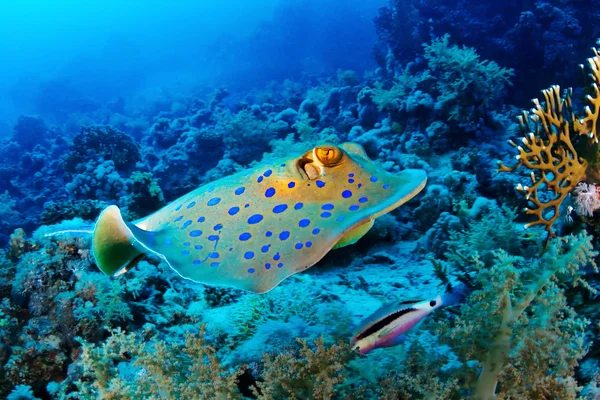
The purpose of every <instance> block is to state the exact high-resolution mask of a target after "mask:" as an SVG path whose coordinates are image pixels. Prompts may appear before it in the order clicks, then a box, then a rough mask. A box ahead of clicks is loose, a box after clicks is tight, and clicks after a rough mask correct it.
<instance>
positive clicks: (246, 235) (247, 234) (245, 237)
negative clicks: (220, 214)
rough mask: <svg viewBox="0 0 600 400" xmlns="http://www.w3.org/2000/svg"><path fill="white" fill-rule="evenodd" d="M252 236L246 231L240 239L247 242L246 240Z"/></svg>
mask: <svg viewBox="0 0 600 400" xmlns="http://www.w3.org/2000/svg"><path fill="white" fill-rule="evenodd" d="M251 237H252V235H251V234H249V233H248V232H244V233H242V234H241V235H240V240H241V241H242V242H245V241H246V240H248V239H250V238H251Z"/></svg>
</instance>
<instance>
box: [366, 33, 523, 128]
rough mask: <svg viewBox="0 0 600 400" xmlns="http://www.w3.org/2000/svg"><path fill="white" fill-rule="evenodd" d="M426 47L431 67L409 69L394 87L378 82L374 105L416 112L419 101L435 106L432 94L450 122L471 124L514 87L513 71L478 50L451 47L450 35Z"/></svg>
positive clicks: (396, 81)
mask: <svg viewBox="0 0 600 400" xmlns="http://www.w3.org/2000/svg"><path fill="white" fill-rule="evenodd" d="M423 48H424V58H425V60H426V62H427V68H424V69H422V70H421V71H415V68H414V67H406V68H405V69H404V70H403V71H401V72H400V73H398V74H397V75H396V76H395V78H394V81H393V82H392V84H391V85H390V84H389V83H388V84H384V83H383V82H376V83H375V87H374V89H373V102H374V103H375V104H376V105H377V108H378V109H379V110H380V111H387V112H393V113H397V112H399V111H402V110H407V109H414V106H415V104H413V103H414V102H415V99H416V100H417V102H427V103H428V104H429V106H431V107H433V104H432V100H431V99H430V98H428V95H431V96H433V97H434V98H435V99H436V102H437V103H439V109H440V110H441V111H442V112H443V113H444V114H445V116H446V117H447V118H448V120H450V121H454V122H457V123H460V122H470V121H473V120H476V119H478V118H479V117H485V116H486V113H487V110H488V108H489V106H490V104H492V103H493V102H495V101H497V100H498V99H500V97H501V96H502V93H503V91H504V89H505V88H506V87H507V86H509V85H511V81H510V78H511V77H512V76H513V75H514V72H513V70H512V69H508V68H503V67H500V66H499V65H498V64H497V63H495V62H494V61H490V60H480V58H479V55H478V54H477V52H476V51H475V49H474V48H471V47H466V46H463V47H459V46H456V45H451V44H450V36H449V35H444V36H442V37H441V38H439V39H436V40H433V41H432V42H431V43H430V44H424V45H423ZM411 97H414V99H411ZM430 101H431V102H430Z"/></svg>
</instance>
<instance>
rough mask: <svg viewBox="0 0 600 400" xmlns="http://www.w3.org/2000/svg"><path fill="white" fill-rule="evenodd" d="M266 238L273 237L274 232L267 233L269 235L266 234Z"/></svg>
mask: <svg viewBox="0 0 600 400" xmlns="http://www.w3.org/2000/svg"><path fill="white" fill-rule="evenodd" d="M265 236H266V237H271V236H273V232H271V231H267V233H265Z"/></svg>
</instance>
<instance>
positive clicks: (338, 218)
mask: <svg viewBox="0 0 600 400" xmlns="http://www.w3.org/2000/svg"><path fill="white" fill-rule="evenodd" d="M335 220H336V221H337V222H342V221H343V220H344V216H343V215H340V216H339V217H337V218H336V219H335Z"/></svg>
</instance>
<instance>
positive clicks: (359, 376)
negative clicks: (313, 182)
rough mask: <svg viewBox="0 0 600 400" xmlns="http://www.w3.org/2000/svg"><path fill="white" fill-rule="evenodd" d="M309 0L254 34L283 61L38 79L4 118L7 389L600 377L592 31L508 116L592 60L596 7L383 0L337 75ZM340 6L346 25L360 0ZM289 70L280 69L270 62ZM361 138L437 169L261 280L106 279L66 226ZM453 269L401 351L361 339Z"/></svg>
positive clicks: (0, 310)
mask: <svg viewBox="0 0 600 400" xmlns="http://www.w3.org/2000/svg"><path fill="white" fill-rule="evenodd" d="M301 3H302V2H300V3H298V4H296V5H291V6H289V7H291V8H289V9H285V10H288V11H289V13H288V14H286V13H285V12H284V11H281V10H279V11H277V12H276V13H275V15H276V16H277V18H280V19H281V21H284V22H285V23H287V24H289V26H280V25H281V23H282V22H281V21H279V20H278V19H277V18H276V19H275V20H274V21H272V22H269V23H265V24H264V26H262V27H261V33H260V34H258V35H257V36H256V40H257V42H256V46H249V47H248V49H247V50H246V51H247V52H250V53H257V52H258V53H260V51H266V50H264V49H263V50H261V49H259V47H260V46H259V44H260V45H264V46H266V47H267V48H268V47H269V46H270V45H271V44H272V41H273V40H274V39H273V38H271V37H270V36H273V35H282V36H284V38H285V40H287V42H285V43H286V44H285V51H286V52H287V53H288V55H289V59H290V60H295V61H294V63H295V64H294V65H291V64H292V62H291V61H289V60H287V59H286V60H283V59H281V60H270V62H265V63H262V65H261V66H260V68H256V71H254V72H253V73H252V75H250V74H249V75H248V77H246V78H245V80H246V82H244V84H243V85H241V84H235V83H234V82H233V81H231V83H230V84H229V85H224V86H223V85H221V81H218V80H215V82H218V84H217V83H214V82H211V83H210V84H208V83H206V84H202V85H198V86H194V87H192V86H186V84H183V83H182V84H181V85H183V86H185V87H177V86H176V85H175V86H174V87H168V85H165V87H161V88H158V89H156V90H152V89H147V90H141V89H140V91H139V92H138V93H136V96H122V95H121V93H118V94H117V95H116V96H115V97H114V99H113V100H111V101H103V102H99V101H95V100H94V99H87V98H84V97H83V96H82V95H81V94H80V93H79V90H78V88H77V87H76V85H74V84H70V83H67V82H62V81H60V80H57V81H54V82H49V83H46V84H44V85H42V87H40V90H39V92H40V98H39V99H37V100H36V101H35V102H37V108H36V110H39V112H40V115H22V116H20V117H19V118H18V119H16V120H15V123H14V124H13V129H12V131H10V128H9V126H8V125H6V126H5V125H4V124H2V126H0V131H1V132H3V133H2V137H0V293H1V297H0V365H1V367H2V368H1V370H0V397H2V398H8V399H36V398H37V399H79V398H106V399H164V398H171V399H179V398H207V399H208V398H228V399H244V398H246V399H248V398H250V399H253V398H257V399H288V398H289V399H305V398H311V399H353V400H355V399H356V400H358V399H373V398H382V399H399V398H402V399H404V398H411V399H421V398H422V399H429V398H436V399H463V398H472V399H490V398H519V399H520V398H524V399H525V398H531V399H538V398H560V399H575V398H578V396H584V397H585V398H595V397H598V393H599V392H600V391H599V389H598V386H599V385H600V374H599V372H598V371H599V370H600V361H599V360H600V349H599V348H598V346H597V343H598V340H600V329H598V324H597V321H598V320H599V318H600V311H599V310H600V308H599V307H598V294H597V290H598V288H600V283H599V276H600V274H599V273H598V271H597V267H596V263H597V260H598V254H597V251H598V246H597V243H596V242H597V241H596V240H595V239H594V238H595V237H597V235H599V234H600V219H599V218H600V216H599V213H598V211H597V210H598V208H600V197H599V196H598V189H597V186H598V184H600V175H599V174H598V168H597V166H598V163H599V158H598V155H599V154H600V153H599V151H598V150H599V146H600V145H599V144H598V139H597V135H598V117H599V115H600V89H599V85H600V72H599V71H600V55H599V53H598V50H594V54H593V56H592V57H591V58H590V59H589V60H588V62H587V65H586V66H585V68H584V70H585V71H589V72H590V73H589V74H585V75H586V78H587V82H586V84H585V85H584V87H583V89H582V90H577V89H575V90H571V89H569V90H566V91H563V90H561V89H560V87H559V86H552V87H550V88H549V89H547V90H544V91H543V92H542V97H541V98H540V99H539V100H534V103H533V105H534V108H533V110H532V111H531V112H523V113H521V116H520V118H519V119H518V120H517V121H513V119H514V116H515V115H517V114H519V112H518V111H517V110H518V109H520V108H521V107H522V106H523V104H526V100H524V99H528V98H530V97H531V93H534V92H537V91H538V90H539V88H540V87H546V86H547V85H548V84H549V83H551V82H547V81H546V80H547V79H549V78H548V77H551V79H552V82H570V83H572V82H576V79H579V77H578V76H577V72H578V71H577V68H575V64H576V63H577V62H578V60H583V59H584V57H585V54H586V53H585V51H587V50H586V49H587V47H588V46H589V44H590V41H591V38H592V37H595V35H596V36H600V29H599V28H598V24H596V23H595V21H596V20H597V19H598V17H599V15H600V14H599V11H598V10H595V9H593V7H589V5H583V4H578V3H577V2H574V1H568V0H544V1H536V2H508V3H501V2H487V3H485V4H484V3H481V4H480V3H477V2H456V1H443V2H433V1H430V0H419V1H417V0H402V1H401V0H389V1H388V2H387V5H385V6H384V7H382V8H381V9H380V10H379V12H378V13H375V14H376V16H375V20H374V24H375V33H376V34H377V39H378V41H377V44H376V46H375V48H374V56H375V61H376V62H377V68H376V69H375V70H372V71H371V70H370V71H352V70H347V69H345V68H347V67H345V66H344V65H339V67H341V68H340V69H339V70H337V71H336V69H333V70H331V71H326V70H324V69H321V67H320V66H321V65H322V64H323V65H324V64H325V62H324V61H327V59H328V58H327V57H326V56H325V55H320V58H319V57H316V56H315V57H314V58H313V57H308V58H306V57H303V56H302V54H304V53H302V51H300V49H297V48H296V47H295V46H297V42H296V41H295V39H294V40H292V37H293V35H294V34H298V33H299V32H300V30H298V29H299V28H298V26H297V25H296V22H297V21H298V18H299V17H303V18H305V19H306V20H304V19H302V21H304V22H305V23H306V24H307V25H306V26H307V27H308V28H306V29H311V30H312V27H313V26H315V25H314V23H315V21H314V19H313V15H309V14H307V10H304V9H302V7H301V6H302V5H303V4H304V3H302V4H301ZM294 4H295V3H294ZM311 4H312V3H311V2H307V3H306V4H305V5H306V6H307V7H309V6H310V7H309V8H308V10H309V11H311V12H314V13H317V12H323V10H331V9H327V8H323V9H321V8H319V7H321V6H322V4H321V3H319V7H317V6H314V5H311ZM290 10H291V11H290ZM336 10H338V11H339V13H340V15H331V16H329V18H330V21H334V20H335V21H337V24H336V25H335V27H337V28H339V29H342V28H341V27H342V26H343V24H339V22H340V21H342V22H344V19H343V16H344V15H347V14H345V13H346V12H348V13H350V11H348V10H346V11H344V10H342V9H341V8H340V9H337V8H336ZM292 11H293V12H292ZM320 18H324V19H325V20H327V19H326V18H325V17H320ZM292 22H293V23H292ZM309 22H310V23H309ZM321 22H323V21H321ZM278 24H279V25H278ZM328 26H329V25H328ZM277 27H279V28H280V30H278V29H276V28H277ZM284 28H285V29H284ZM329 28H330V30H326V31H324V32H325V33H323V31H320V30H318V29H317V30H315V32H311V35H314V36H318V37H319V40H318V42H319V43H318V46H317V45H316V44H315V45H314V47H315V49H316V48H319V49H321V50H322V49H323V47H321V46H322V45H324V44H323V43H320V42H327V40H324V39H325V38H324V37H323V36H327V34H329V35H330V36H331V37H334V36H335V37H338V36H344V35H343V34H344V32H348V31H347V30H346V31H344V30H343V29H342V30H341V31H340V32H341V34H340V32H335V35H334V34H333V31H332V30H331V29H333V28H332V27H331V26H330V27H329ZM344 29H348V28H347V27H346V28H344ZM344 37H346V36H344ZM352 37H355V36H352ZM231 40H233V39H231ZM220 43H221V44H223V45H225V42H224V41H223V42H220ZM277 43H280V42H277ZM328 43H330V42H328ZM338 45H339V46H341V43H338ZM352 45H353V43H351V40H350V39H348V40H346V41H345V43H344V44H343V46H341V47H343V48H344V49H346V48H347V46H352ZM369 46H370V45H369ZM333 47H338V46H333ZM226 48H227V47H226V46H225V47H223V49H226ZM219 53H220V54H219V55H217V54H211V55H210V57H208V58H212V57H213V56H217V58H218V57H227V55H226V54H225V53H227V52H226V51H225V50H219ZM221 53H222V54H221ZM329 53H331V57H334V53H335V54H336V56H337V57H341V58H343V59H346V58H356V55H355V54H339V53H338V52H337V51H334V49H329ZM311 54H312V53H311ZM342 56H343V57H342ZM250 58H251V57H248V60H246V61H247V62H248V63H252V62H254V61H255V60H254V59H252V60H251V59H250ZM246 61H244V62H242V61H240V60H235V63H237V64H239V65H240V66H241V65H242V64H245V62H246ZM281 65H284V66H286V68H288V67H289V69H290V74H289V76H287V75H286V76H283V77H282V78H283V79H280V80H279V81H272V82H269V83H266V80H265V76H267V75H268V76H269V80H270V79H273V78H277V77H280V76H279V75H277V74H275V75H273V76H271V75H270V72H273V71H276V70H277V68H276V67H277V66H281ZM337 67H338V66H336V68H337ZM291 71H296V72H298V74H297V75H295V76H296V77H295V78H293V76H294V75H293V74H292V72H291ZM299 71H302V72H303V73H302V74H300V72H299ZM174 79H175V78H174ZM575 86H577V85H575ZM250 87H252V88H251V89H249V88H250ZM15 90H16V89H15ZM48 99H54V101H55V103H56V104H54V105H53V104H52V102H51V101H49V100H48ZM4 132H5V133H6V134H4ZM509 138H511V142H510V145H509V144H507V143H506V142H507V139H509ZM347 141H354V142H357V143H359V144H361V145H362V146H364V148H365V150H366V152H367V154H368V156H369V157H370V158H372V159H373V160H374V161H375V162H376V164H377V166H378V167H379V168H381V169H383V170H385V171H388V172H390V173H392V174H394V173H398V172H400V171H402V170H404V169H409V168H415V169H421V170H424V171H427V174H428V182H427V186H426V189H425V190H424V191H423V193H422V194H420V195H419V196H418V197H416V198H415V199H413V200H411V201H409V202H407V203H406V204H405V205H404V206H403V207H401V208H399V209H397V210H394V211H393V212H392V213H389V214H386V215H385V216H382V217H380V218H377V220H376V221H375V224H374V226H373V228H372V229H371V230H370V231H369V232H368V233H367V234H366V235H365V236H364V237H363V238H362V239H361V240H360V241H358V242H357V243H356V244H354V245H352V246H348V247H345V248H344V249H342V250H333V251H331V252H330V253H329V254H328V255H327V256H326V257H325V258H324V259H323V260H322V261H320V262H319V263H318V264H317V265H316V266H315V267H313V268H312V269H311V270H310V271H308V272H305V273H302V274H298V275H294V276H293V277H290V278H289V279H287V280H286V281H285V282H283V283H282V284H280V285H279V286H277V287H276V288H274V289H273V290H271V291H270V292H268V293H265V294H261V295H256V294H251V293H247V292H245V291H242V290H234V289H231V288H227V287H220V286H209V285H203V284H199V283H195V282H192V281H189V280H185V279H182V278H181V277H180V276H179V275H178V274H177V273H176V272H175V271H174V270H172V269H171V268H170V267H169V266H168V265H167V264H166V263H164V262H162V260H160V259H156V258H152V257H150V258H147V259H144V260H140V261H139V262H138V263H137V264H136V265H135V267H133V268H132V269H131V271H129V272H128V274H126V275H125V276H118V277H113V278H109V277H107V276H105V275H104V274H102V273H100V271H99V270H98V268H97V266H96V265H95V264H94V259H93V257H92V255H91V253H90V238H89V236H87V235H81V236H74V235H71V234H68V233H65V232H64V231H70V230H78V231H86V230H89V229H91V226H92V225H91V224H92V222H93V221H94V220H95V218H96V217H97V215H98V214H99V212H100V211H101V210H102V209H104V208H105V207H107V206H109V205H117V206H119V207H120V209H121V210H122V211H123V216H124V217H125V219H126V220H128V221H133V220H135V219H138V218H142V217H145V216H147V215H149V214H152V213H154V212H155V211H157V210H158V209H160V208H161V207H163V206H164V205H166V204H169V203H170V202H172V201H173V200H174V199H176V198H177V197H179V196H181V195H184V194H186V193H188V192H190V191H191V190H194V189H196V188H197V187H199V186H201V185H204V184H206V183H208V182H211V181H213V180H216V179H219V178H222V177H224V176H228V175H232V174H234V173H236V172H238V171H240V170H243V169H247V168H251V167H254V166H257V165H259V164H261V163H270V162H272V161H273V160H275V159H279V158H281V157H282V156H283V157H285V156H287V155H289V154H292V153H295V152H297V153H302V152H305V151H307V150H308V149H310V148H311V147H313V146H314V145H315V144H318V143H322V142H331V143H340V142H347ZM515 149H516V152H515ZM515 156H516V157H517V159H516V162H515V161H514V160H515V159H514V157H515ZM497 160H501V164H500V171H501V172H502V173H500V174H498V173H497V170H495V162H496V161H497ZM511 160H512V161H511ZM527 180H530V183H527V184H525V182H526V181H527ZM515 188H517V191H515ZM518 192H520V193H521V194H522V196H519V195H518V194H519V193H518ZM307 201H308V200H307ZM523 208H526V209H527V210H526V211H525V213H522V212H521V211H519V210H520V209H523ZM530 216H533V217H534V219H533V221H532V220H531V219H528V218H529V217H530ZM55 224H57V225H55ZM524 224H527V225H526V226H529V227H531V228H532V229H528V230H525V228H523V225H524ZM540 227H541V228H543V229H537V228H540ZM61 232H62V233H61ZM47 234H51V235H50V236H46V235H47ZM559 235H561V236H559ZM461 285H464V286H466V287H467V288H468V293H467V294H465V300H464V302H462V303H461V304H458V305H452V306H448V307H446V308H440V309H439V310H438V311H436V312H435V313H433V314H432V315H431V316H430V318H428V319H427V320H425V321H424V323H423V324H421V325H419V326H417V327H415V328H414V329H411V330H410V331H409V332H408V333H407V334H406V335H405V336H404V337H403V340H404V341H403V342H402V343H401V344H399V345H398V346H396V347H390V348H381V349H375V350H373V351H372V352H370V353H369V354H368V355H367V356H360V355H358V354H357V353H355V352H353V351H352V350H351V349H350V346H349V344H348V341H349V340H350V338H351V337H352V335H353V333H354V329H355V326H357V325H359V323H360V322H361V321H362V320H363V319H364V318H366V317H367V316H369V315H371V314H372V313H373V312H374V311H376V310H377V309H379V308H380V307H381V306H382V305H383V304H386V303H388V302H390V301H410V300H413V299H423V298H435V297H436V296H438V295H443V294H444V292H445V291H446V290H447V289H448V288H456V287H461ZM594 396H595V397H594Z"/></svg>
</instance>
